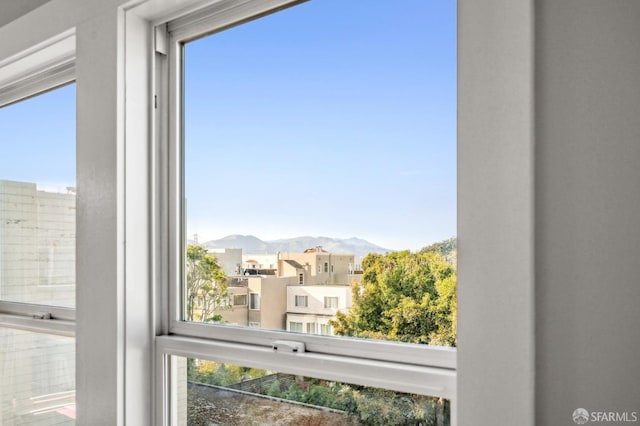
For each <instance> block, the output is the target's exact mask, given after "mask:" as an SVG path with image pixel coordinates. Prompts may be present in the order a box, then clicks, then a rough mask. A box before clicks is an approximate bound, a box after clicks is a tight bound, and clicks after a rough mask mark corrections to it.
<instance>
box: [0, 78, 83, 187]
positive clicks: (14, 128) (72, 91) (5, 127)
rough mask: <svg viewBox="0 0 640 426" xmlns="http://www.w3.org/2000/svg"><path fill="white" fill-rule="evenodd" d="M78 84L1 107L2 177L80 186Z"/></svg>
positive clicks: (0, 143)
mask: <svg viewBox="0 0 640 426" xmlns="http://www.w3.org/2000/svg"><path fill="white" fill-rule="evenodd" d="M75 96H76V87H75V84H70V85H67V86H64V87H61V88H59V89H56V90H52V91H49V92H47V93H44V94H42V95H39V96H35V97H33V98H30V99H27V100H25V101H22V102H17V103H15V104H12V105H9V106H6V107H4V108H1V109H0V146H1V147H2V155H0V179H7V180H15V181H21V182H36V183H39V184H42V185H45V186H47V187H61V188H64V187H67V186H75V185H76V183H75V182H76V136H75V135H76V124H75V123H76V110H75Z"/></svg>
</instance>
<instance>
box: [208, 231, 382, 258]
mask: <svg viewBox="0 0 640 426" xmlns="http://www.w3.org/2000/svg"><path fill="white" fill-rule="evenodd" d="M202 245H203V246H204V247H207V248H241V249H242V252H243V253H253V254H262V253H264V254H271V253H277V252H281V253H287V252H289V253H301V252H303V251H304V250H306V249H308V248H312V247H317V246H322V248H323V249H325V250H327V251H328V252H330V253H351V254H354V255H356V256H358V257H361V256H366V255H367V254H369V253H387V252H391V251H393V250H391V249H387V248H384V247H380V246H377V245H375V244H373V243H370V242H369V241H366V240H363V239H360V238H347V239H341V238H331V237H310V236H303V237H296V238H287V239H279V240H271V241H263V240H261V239H259V238H258V237H255V236H253V235H228V236H226V237H224V238H221V239H219V240H211V241H207V242H205V243H203V244H202Z"/></svg>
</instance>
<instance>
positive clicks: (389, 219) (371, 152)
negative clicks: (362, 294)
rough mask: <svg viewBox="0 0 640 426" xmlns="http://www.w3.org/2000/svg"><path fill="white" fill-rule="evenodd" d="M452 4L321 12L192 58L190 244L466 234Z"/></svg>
mask: <svg viewBox="0 0 640 426" xmlns="http://www.w3.org/2000/svg"><path fill="white" fill-rule="evenodd" d="M455 17H456V10H455V1H453V0H402V1H388V0H369V1H361V0H349V1H345V0H314V1H311V2H308V3H304V4H302V5H299V6H295V7H293V8H291V9H288V10H285V11H283V12H280V13H277V14H274V15H270V16H268V17H266V18H262V19H260V20H257V21H253V22H250V23H247V24H245V25H241V26H238V27H235V28H232V29H230V30H227V31H224V32H222V33H219V34H215V35H212V36H208V37H205V38H202V39H199V40H196V41H194V42H191V43H188V44H187V46H186V48H185V57H186V62H185V70H186V80H185V88H186V93H185V99H186V101H185V102H186V104H185V111H186V112H185V115H186V122H185V135H186V136H185V147H186V148H185V150H186V151H185V152H186V155H185V163H186V167H185V169H186V192H187V194H186V196H187V204H188V221H187V232H188V234H189V236H190V237H191V236H192V235H193V234H194V233H198V236H199V240H200V241H206V240H209V239H213V238H220V237H223V236H225V235H228V234H236V233H237V234H252V235H256V236H258V237H260V238H262V239H275V238H288V237H294V236H300V235H312V236H320V235H321V236H331V237H341V238H348V237H353V236H355V237H359V238H364V239H367V240H369V241H371V242H373V243H375V244H378V245H381V246H383V247H387V248H392V249H414V250H415V249H419V248H421V247H423V246H425V245H427V244H429V243H431V242H434V241H438V240H442V239H445V238H448V237H451V236H453V235H455V234H456V228H455V223H456V160H455V155H456V154H455V151H456V147H455V145H456V144H455V141H456V48H455V46H456V38H455V33H456V28H455Z"/></svg>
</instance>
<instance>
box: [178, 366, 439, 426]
mask: <svg viewBox="0 0 640 426" xmlns="http://www.w3.org/2000/svg"><path fill="white" fill-rule="evenodd" d="M173 365H174V366H175V368H176V369H177V377H178V380H177V384H176V387H175V388H174V390H173V391H174V392H175V394H174V395H173V398H174V399H173V400H174V401H176V404H175V405H174V406H175V407H176V411H177V412H176V417H177V424H178V425H185V424H186V425H189V426H200V425H203V426H204V425H315V426H335V425H424V426H427V425H430V426H444V425H449V424H450V402H449V401H448V400H445V399H442V398H434V397H429V396H424V395H411V394H405V393H399V392H393V391H388V390H384V389H378V388H371V387H366V386H358V385H352V384H347V383H339V382H334V381H329V380H323V379H316V378H310V377H302V376H294V375H291V374H284V373H278V372H275V371H268V370H260V369H256V368H249V367H241V366H237V365H230V364H220V363H217V362H213V361H205V360H199V359H187V358H183V357H173Z"/></svg>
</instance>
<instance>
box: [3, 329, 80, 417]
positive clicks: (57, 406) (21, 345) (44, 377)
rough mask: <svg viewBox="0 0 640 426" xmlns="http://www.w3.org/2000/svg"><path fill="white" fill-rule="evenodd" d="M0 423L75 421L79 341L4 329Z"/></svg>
mask: <svg viewBox="0 0 640 426" xmlns="http://www.w3.org/2000/svg"><path fill="white" fill-rule="evenodd" d="M0 377H1V378H2V380H0V424H2V425H5V424H6V425H34V426H35V425H42V426H45V425H46V426H50V425H72V424H75V412H76V410H75V341H74V339H72V338H67V337H59V336H51V335H46V334H39V333H31V332H27V331H20V330H12V329H4V328H0Z"/></svg>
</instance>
